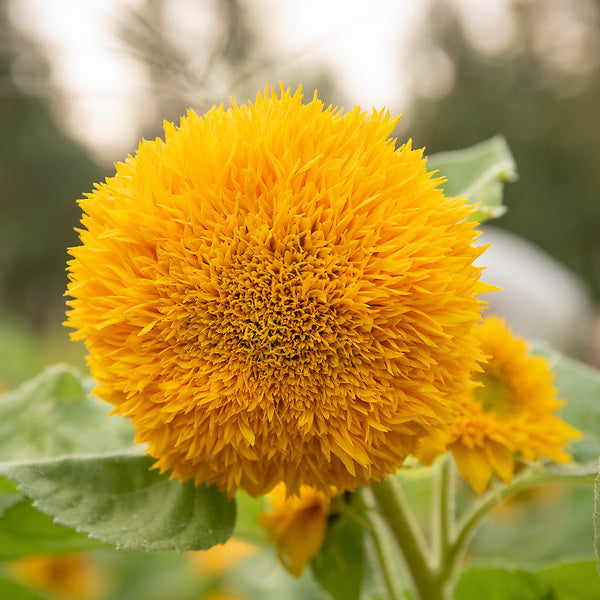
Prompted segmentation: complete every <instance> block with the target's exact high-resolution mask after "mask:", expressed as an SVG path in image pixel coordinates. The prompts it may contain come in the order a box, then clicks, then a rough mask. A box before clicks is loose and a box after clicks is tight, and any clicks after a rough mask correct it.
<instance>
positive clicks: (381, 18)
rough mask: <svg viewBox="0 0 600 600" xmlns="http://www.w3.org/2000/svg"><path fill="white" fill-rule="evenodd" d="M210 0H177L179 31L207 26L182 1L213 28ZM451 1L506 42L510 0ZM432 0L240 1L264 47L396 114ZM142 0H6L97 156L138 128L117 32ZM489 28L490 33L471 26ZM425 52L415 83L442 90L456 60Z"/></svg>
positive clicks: (139, 74) (494, 41)
mask: <svg viewBox="0 0 600 600" xmlns="http://www.w3.org/2000/svg"><path fill="white" fill-rule="evenodd" d="M215 1H218V0H177V2H176V3H174V4H175V6H176V8H177V11H176V12H175V13H174V15H173V19H174V26H176V27H180V29H181V37H182V39H185V37H186V35H190V36H191V35H195V34H196V35H197V31H198V27H199V29H200V32H201V34H202V31H203V27H202V26H203V24H202V23H197V22H195V23H193V24H192V26H193V27H194V28H195V29H193V30H192V29H190V23H187V22H186V19H185V17H186V14H187V12H188V11H187V10H186V6H187V5H189V4H190V3H192V2H194V3H195V4H196V5H198V4H200V5H205V6H206V11H204V12H205V14H206V22H205V23H204V33H205V34H206V35H210V29H211V20H210V15H211V14H212V10H211V7H212V5H213V3H214V2H215ZM452 1H453V2H455V3H456V4H458V5H459V6H460V7H462V8H463V12H464V14H465V15H467V16H468V17H469V18H468V19H467V33H468V32H469V31H471V32H472V33H473V34H474V36H475V40H476V42H477V43H479V44H481V45H482V49H483V50H484V51H485V49H486V45H487V46H489V47H490V48H491V49H492V50H493V49H494V47H496V46H498V44H506V43H509V41H510V40H509V37H510V22H509V21H508V20H507V14H508V12H507V11H506V6H507V3H508V2H509V1H510V0H488V1H487V2H486V3H479V4H480V5H481V4H485V6H486V9H485V10H483V11H482V10H481V9H480V10H476V11H473V10H470V8H472V7H473V3H474V2H476V0H452ZM429 2H430V0H419V1H415V0H370V1H369V2H365V1H364V0H302V2H295V1H293V2H281V1H279V0H246V1H245V4H246V6H247V8H248V9H250V10H252V12H253V14H254V15H255V21H256V25H257V27H258V30H259V33H260V35H261V40H262V41H263V43H264V45H265V46H266V47H268V46H272V48H273V54H274V55H275V56H277V57H278V60H280V61H282V62H283V63H286V64H297V65H298V66H302V65H304V64H310V62H311V61H320V62H322V63H324V64H326V65H328V66H329V67H330V68H331V69H332V70H333V71H334V72H335V73H336V75H337V78H338V80H339V81H338V85H339V88H340V91H341V93H342V95H343V97H345V98H351V99H352V104H353V105H354V104H359V105H361V106H362V107H363V108H366V109H368V108H371V107H377V108H381V107H383V106H385V107H386V108H388V109H389V110H390V111H391V112H392V113H402V112H404V111H405V109H406V104H407V102H408V97H409V92H410V88H411V85H414V84H415V82H414V81H411V80H410V78H409V76H408V72H409V69H407V68H403V63H405V62H406V61H408V60H409V56H411V54H410V52H409V51H410V48H411V45H412V44H413V43H414V36H415V35H417V32H418V31H419V28H420V24H421V23H422V22H423V20H424V18H425V14H426V11H427V8H428V5H429ZM141 4H142V2H141V0H52V1H51V2H50V1H48V0H13V1H12V3H11V5H10V16H11V18H12V20H13V22H15V23H16V24H17V26H18V27H20V28H21V29H23V30H24V31H26V32H28V33H30V34H33V35H34V36H35V37H36V38H38V40H39V41H40V43H41V44H42V47H43V48H44V49H45V51H46V54H47V56H48V57H49V58H50V59H51V64H52V72H53V77H54V80H55V83H56V85H57V86H58V87H59V88H60V89H61V90H62V92H63V94H64V97H65V101H66V106H63V107H62V109H63V110H60V111H59V115H60V118H61V119H62V120H63V122H64V124H65V126H66V128H67V130H68V131H69V132H70V133H71V134H72V135H73V136H74V137H75V138H76V139H78V140H79V141H81V142H83V143H84V144H85V145H86V146H88V148H89V149H90V150H92V152H93V153H94V154H95V155H96V156H97V157H98V158H100V159H102V160H107V159H109V160H112V159H114V157H115V156H119V155H120V154H122V153H123V152H129V151H130V150H131V148H132V147H133V145H134V140H136V139H137V137H138V134H139V131H138V128H139V119H138V118H137V116H138V115H139V113H140V111H143V109H144V98H145V95H144V93H145V91H146V89H147V88H148V83H147V80H146V79H145V74H144V72H143V70H142V69H141V68H140V65H139V64H138V63H136V61H135V60H134V59H133V58H132V57H131V56H129V55H128V53H127V52H126V51H125V50H124V48H123V44H122V43H121V42H119V41H118V40H117V39H116V37H115V36H114V35H113V32H114V29H115V24H116V23H117V22H118V20H119V18H122V14H123V10H122V9H123V7H124V5H131V6H134V7H139V6H140V5H141ZM178 17H179V18H178ZM486 24H487V29H486ZM490 24H492V25H493V26H492V27H491V29H490ZM186 27H187V29H188V30H187V31H186ZM487 30H493V31H494V35H483V36H481V35H477V32H479V33H480V32H481V31H487ZM507 36H508V37H507ZM490 44H491V46H490ZM494 45H495V46H494ZM423 58H424V60H425V59H426V60H427V66H428V68H429V69H431V68H432V67H433V69H434V70H435V71H436V72H437V73H438V76H437V77H434V78H433V77H432V78H429V79H427V80H425V79H424V80H423V81H421V82H418V83H419V85H421V87H422V88H423V89H422V90H421V91H423V92H425V93H432V94H439V93H442V92H443V91H444V90H445V89H446V88H447V87H448V86H450V85H452V65H451V64H448V60H447V59H446V60H445V59H444V56H443V55H440V54H439V53H438V55H431V56H427V57H423ZM411 60H413V61H414V56H412V57H411ZM411 71H412V70H411ZM403 73H406V74H407V75H406V76H403ZM265 83H270V84H276V83H277V82H274V81H270V82H265ZM427 86H429V87H430V88H431V89H429V90H428V89H427ZM432 86H433V87H432ZM219 92H220V93H221V94H222V97H223V99H224V100H226V99H227V98H228V96H229V94H230V90H227V89H223V90H219ZM111 157H112V158H111Z"/></svg>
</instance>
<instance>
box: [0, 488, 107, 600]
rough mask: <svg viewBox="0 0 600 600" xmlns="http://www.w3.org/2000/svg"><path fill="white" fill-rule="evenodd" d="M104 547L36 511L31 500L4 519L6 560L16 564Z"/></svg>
mask: <svg viewBox="0 0 600 600" xmlns="http://www.w3.org/2000/svg"><path fill="white" fill-rule="evenodd" d="M1 499H2V497H0V500H1ZM103 547H106V545H105V544H103V543H102V542H99V541H96V540H93V539H91V538H89V537H87V536H86V535H83V534H81V533H77V532H76V531H74V530H73V529H71V528H70V527H65V526H63V525H59V524H57V523H56V522H55V521H54V520H53V518H52V517H49V516H48V515H46V514H44V513H42V512H40V511H39V510H36V509H35V508H33V507H32V506H31V501H30V500H29V499H27V498H23V497H21V498H20V499H17V501H16V502H14V503H13V504H12V505H11V506H10V507H8V508H6V509H5V510H4V511H3V513H2V518H0V559H2V560H16V559H19V558H25V557H27V556H32V555H35V554H65V553H70V552H79V551H81V550H90V549H92V548H103ZM0 597H3V596H1V595H0Z"/></svg>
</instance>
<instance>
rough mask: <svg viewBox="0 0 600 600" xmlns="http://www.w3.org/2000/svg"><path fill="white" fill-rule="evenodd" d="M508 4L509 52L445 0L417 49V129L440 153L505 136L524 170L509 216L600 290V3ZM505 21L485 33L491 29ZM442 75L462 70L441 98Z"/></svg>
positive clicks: (512, 192)
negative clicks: (482, 45) (493, 46)
mask: <svg viewBox="0 0 600 600" xmlns="http://www.w3.org/2000/svg"><path fill="white" fill-rule="evenodd" d="M507 6H508V9H509V10H510V11H511V13H510V16H511V19H510V22H509V25H510V28H511V30H512V31H511V34H510V42H509V43H508V44H506V45H505V47H504V48H503V49H502V50H501V51H500V50H497V51H490V50H489V49H488V50H487V51H481V50H477V49H476V43H475V41H476V38H474V37H473V32H472V30H471V31H469V30H468V28H467V25H468V24H467V23H466V22H465V19H464V15H463V18H461V17H460V14H459V12H458V10H457V8H456V7H455V5H454V4H453V3H450V2H448V1H443V0H438V1H437V2H435V3H433V5H432V7H431V13H430V18H429V28H428V31H427V32H426V33H425V35H423V36H422V37H421V43H420V45H419V47H417V48H415V56H414V58H415V63H418V65H419V73H418V74H416V78H415V84H416V97H415V100H414V106H413V109H412V110H411V114H412V116H413V123H412V128H411V133H412V134H413V138H414V140H415V143H416V144H417V145H418V146H426V147H427V152H428V153H433V152H437V151H440V150H450V149H454V148H460V147H464V146H467V145H470V144H473V143H476V142H478V141H480V140H482V139H484V138H487V137H489V136H492V135H495V134H497V133H502V134H503V135H505V136H506V138H507V140H508V143H509V146H510V147H511V149H512V151H513V152H514V154H515V157H516V161H517V164H518V168H519V174H520V180H519V182H518V184H516V185H513V186H508V187H507V188H506V204H507V205H508V207H509V210H508V212H507V214H506V215H505V216H504V217H502V218H501V219H500V221H499V222H498V225H499V226H501V227H504V228H506V229H508V230H510V231H513V232H515V233H517V234H519V235H522V236H524V237H526V238H528V239H530V240H532V241H533V242H535V243H537V244H538V245H539V246H541V247H542V248H544V249H545V250H546V251H548V252H549V253H550V254H552V255H554V256H555V257H556V258H558V259H559V260H560V261H562V262H563V263H564V264H566V265H567V266H568V267H570V268H571V269H573V270H574V271H576V272H578V273H580V274H581V275H583V276H584V277H585V279H586V280H587V281H588V283H589V284H590V287H591V288H592V290H593V292H594V294H595V295H596V298H598V296H599V295H600V168H599V159H600V154H599V150H598V147H599V140H600V118H599V107H600V2H598V0H520V1H514V2H512V3H510V2H507ZM481 10H483V7H482V8H481ZM467 16H468V15H467ZM501 25H502V24H501V23H493V24H492V29H491V30H490V31H488V32H486V31H485V30H481V31H479V36H480V38H479V39H480V40H481V39H482V37H481V36H483V38H484V39H483V41H485V36H486V35H489V36H490V37H492V35H493V34H495V33H496V32H495V31H494V28H496V29H498V28H500V27H501ZM428 57H429V58H430V59H431V60H428ZM440 57H441V60H440ZM436 65H438V66H439V67H440V68H441V72H439V73H437V74H436V73H435V71H433V72H432V70H434V69H435V66H436ZM436 76H437V77H438V78H439V79H440V80H442V81H448V80H449V81H450V82H451V83H452V78H453V85H451V86H449V89H447V90H446V93H444V94H443V95H442V96H441V97H438V98H432V97H430V96H431V90H432V89H434V90H435V85H432V82H431V81H430V80H429V79H430V78H435V77H436ZM419 84H422V85H419ZM428 96H429V97H428Z"/></svg>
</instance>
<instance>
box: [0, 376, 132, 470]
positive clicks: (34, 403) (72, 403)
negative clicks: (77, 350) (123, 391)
mask: <svg viewBox="0 0 600 600" xmlns="http://www.w3.org/2000/svg"><path fill="white" fill-rule="evenodd" d="M92 385H93V384H92V381H91V380H89V379H82V378H81V375H80V374H79V373H78V372H77V371H76V370H75V369H72V368H71V367H68V366H65V365H56V366H54V367H50V368H48V369H46V370H45V371H44V372H43V373H42V374H41V375H38V376H37V377H35V378H34V379H32V380H31V381H28V382H27V383H25V384H23V385H22V386H21V387H20V388H18V389H16V390H14V391H12V392H9V393H7V394H5V395H4V396H2V399H1V400H0V458H1V459H2V461H3V462H6V461H10V460H24V459H29V458H32V459H40V458H49V457H52V456H61V455H68V454H75V453H98V452H112V451H114V450H121V449H125V448H131V446H132V445H133V433H134V432H133V428H132V427H131V425H130V424H129V422H128V421H127V420H126V419H123V418H120V417H115V416H111V417H109V416H108V413H109V411H110V406H109V405H108V404H106V403H104V402H100V401H99V400H98V399H97V398H95V397H90V396H89V393H90V389H91V387H92ZM140 451H141V450H140Z"/></svg>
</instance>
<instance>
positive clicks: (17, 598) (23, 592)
mask: <svg viewBox="0 0 600 600" xmlns="http://www.w3.org/2000/svg"><path fill="white" fill-rule="evenodd" d="M0 598H5V599H6V600H50V596H46V594H43V593H42V592H38V591H37V590H33V589H31V588H30V587H27V586H25V585H23V584H22V583H19V582H17V581H14V580H12V579H6V578H5V577H0Z"/></svg>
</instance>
